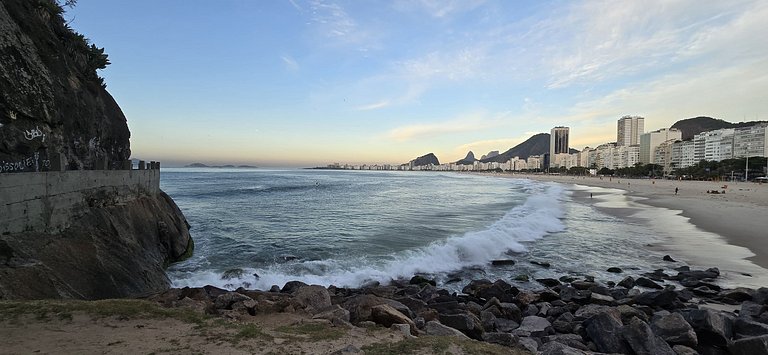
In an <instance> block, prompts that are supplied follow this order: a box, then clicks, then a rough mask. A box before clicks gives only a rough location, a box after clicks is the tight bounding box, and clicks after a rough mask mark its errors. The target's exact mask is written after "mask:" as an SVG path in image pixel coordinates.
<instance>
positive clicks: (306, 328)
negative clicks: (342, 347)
mask: <svg viewBox="0 0 768 355" xmlns="http://www.w3.org/2000/svg"><path fill="white" fill-rule="evenodd" d="M275 330H276V331H278V332H280V333H285V334H292V335H299V336H302V337H306V338H307V339H309V340H312V341H320V340H335V339H339V338H341V337H342V336H344V334H346V332H345V331H344V330H342V329H339V328H334V327H331V326H330V325H327V324H320V323H304V324H300V325H292V326H282V327H278V328H276V329H275Z"/></svg>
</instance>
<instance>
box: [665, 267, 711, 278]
mask: <svg viewBox="0 0 768 355" xmlns="http://www.w3.org/2000/svg"><path fill="white" fill-rule="evenodd" d="M718 276H720V270H719V269H718V268H716V267H713V268H709V269H707V270H705V271H701V270H691V271H680V272H678V273H677V276H675V277H673V279H675V280H685V279H695V280H704V279H714V278H717V277H718Z"/></svg>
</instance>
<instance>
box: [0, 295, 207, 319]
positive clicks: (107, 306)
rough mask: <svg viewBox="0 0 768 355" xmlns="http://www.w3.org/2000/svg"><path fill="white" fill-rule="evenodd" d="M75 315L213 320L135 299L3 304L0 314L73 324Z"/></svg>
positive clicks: (14, 317)
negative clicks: (29, 316) (33, 316)
mask: <svg viewBox="0 0 768 355" xmlns="http://www.w3.org/2000/svg"><path fill="white" fill-rule="evenodd" d="M73 312H83V313H85V314H89V315H92V316H97V317H113V316H118V317H128V318H153V319H164V318H172V319H177V320H180V321H183V322H186V323H193V324H198V325H201V324H205V323H206V321H207V320H208V319H209V318H210V317H208V316H206V315H203V314H200V313H197V312H195V311H193V310H191V309H185V308H164V307H161V306H160V305H158V304H156V303H154V302H149V301H144V300H133V299H114V300H99V301H79V300H42V301H0V314H1V315H3V318H5V319H17V318H18V317H19V316H22V315H35V318H36V319H38V320H46V319H49V316H48V315H49V314H53V315H56V316H57V317H58V318H59V319H61V320H71V319H72V313H73Z"/></svg>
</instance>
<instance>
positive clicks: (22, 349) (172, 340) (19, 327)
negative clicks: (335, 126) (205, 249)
mask: <svg viewBox="0 0 768 355" xmlns="http://www.w3.org/2000/svg"><path fill="white" fill-rule="evenodd" d="M101 302H108V303H101ZM125 302H127V303H128V305H127V306H125V305H124V304H123V303H125ZM136 307H138V308H136ZM236 318H238V319H225V318H221V317H210V316H204V315H202V314H198V313H195V312H194V311H192V310H166V309H160V308H159V306H155V305H148V304H147V303H146V302H144V301H136V300H109V301H95V302H82V301H42V302H41V301H25V302H10V301H0V354H33V353H34V354H182V353H183V354H355V353H365V354H411V353H412V354H435V353H440V354H442V353H452V354H488V353H498V354H509V353H515V352H510V351H511V349H509V348H502V347H500V346H496V345H492V344H487V343H482V342H477V341H472V340H459V339H457V338H444V337H429V336H421V337H418V338H412V337H410V336H408V335H406V334H404V333H403V332H400V331H397V330H391V329H386V328H382V327H371V328H360V327H351V328H348V327H337V326H334V325H332V324H330V323H329V322H328V321H326V320H313V319H311V318H309V317H308V316H306V315H300V314H292V313H273V314H261V315H257V316H248V315H245V316H239V317H236Z"/></svg>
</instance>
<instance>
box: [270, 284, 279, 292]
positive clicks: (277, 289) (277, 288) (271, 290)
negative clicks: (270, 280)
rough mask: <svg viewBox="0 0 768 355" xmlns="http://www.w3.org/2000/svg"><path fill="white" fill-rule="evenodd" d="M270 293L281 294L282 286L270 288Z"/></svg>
mask: <svg viewBox="0 0 768 355" xmlns="http://www.w3.org/2000/svg"><path fill="white" fill-rule="evenodd" d="M269 292H280V286H278V285H272V287H270V288H269Z"/></svg>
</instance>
